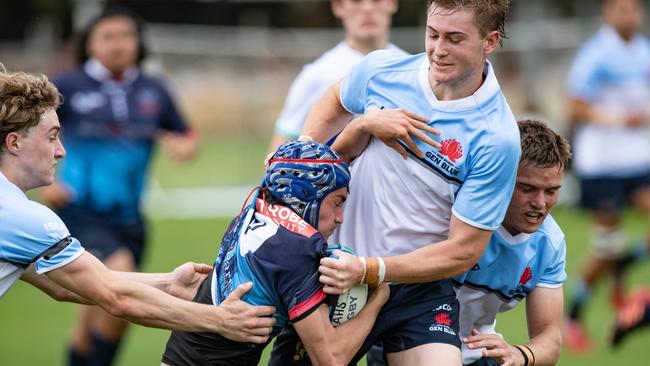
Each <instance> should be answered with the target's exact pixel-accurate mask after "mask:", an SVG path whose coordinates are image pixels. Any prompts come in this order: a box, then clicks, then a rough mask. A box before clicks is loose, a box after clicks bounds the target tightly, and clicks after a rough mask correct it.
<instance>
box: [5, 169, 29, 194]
mask: <svg viewBox="0 0 650 366" xmlns="http://www.w3.org/2000/svg"><path fill="white" fill-rule="evenodd" d="M0 185H6V186H7V187H9V189H11V190H13V191H15V192H16V193H17V194H20V196H21V197H25V198H27V195H26V194H25V192H23V191H22V189H20V188H18V186H17V185H15V184H14V183H13V182H12V181H10V180H9V179H8V178H7V177H5V175H4V174H2V172H0Z"/></svg>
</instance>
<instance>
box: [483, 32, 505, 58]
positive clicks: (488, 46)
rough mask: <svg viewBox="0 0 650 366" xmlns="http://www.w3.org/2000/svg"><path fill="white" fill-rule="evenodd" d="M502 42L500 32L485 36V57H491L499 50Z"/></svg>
mask: <svg viewBox="0 0 650 366" xmlns="http://www.w3.org/2000/svg"><path fill="white" fill-rule="evenodd" d="M500 40H501V35H500V34H499V32H498V31H492V32H490V33H488V34H487V36H485V39H484V46H483V52H484V53H485V55H489V54H491V53H492V52H494V50H495V49H496V48H497V46H498V45H499V41H500Z"/></svg>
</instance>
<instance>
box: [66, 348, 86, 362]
mask: <svg viewBox="0 0 650 366" xmlns="http://www.w3.org/2000/svg"><path fill="white" fill-rule="evenodd" d="M87 365H88V355H87V354H82V353H79V352H78V351H77V350H75V349H74V347H72V346H70V347H68V366H87Z"/></svg>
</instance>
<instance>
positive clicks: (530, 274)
mask: <svg viewBox="0 0 650 366" xmlns="http://www.w3.org/2000/svg"><path fill="white" fill-rule="evenodd" d="M519 133H520V134H521V151H522V157H521V162H520V163H519V170H518V171H517V183H516V184H515V190H514V192H513V194H512V200H511V201H510V206H508V211H507V213H506V217H505V219H504V221H503V224H502V225H501V226H500V227H499V228H498V229H497V230H496V231H495V232H494V234H492V238H491V239H490V242H489V243H488V246H487V248H486V249H485V252H484V253H483V255H482V256H481V259H480V260H479V261H478V262H477V263H476V265H474V267H472V269H471V270H470V271H469V272H467V273H466V274H464V275H462V276H459V277H457V278H456V279H455V280H456V285H457V287H458V290H457V296H458V301H459V302H460V336H461V338H462V339H463V342H464V344H463V347H462V355H463V364H465V365H470V364H471V365H474V366H487V365H501V364H504V363H505V364H509V365H533V364H535V365H538V366H541V365H555V364H556V363H557V361H558V357H559V355H560V346H561V344H562V328H561V324H562V311H563V309H562V306H563V295H562V284H563V283H564V280H565V279H566V272H565V271H564V267H565V263H566V246H565V241H564V234H563V233H562V230H561V229H560V227H559V226H558V224H557V223H556V222H555V220H553V218H552V217H551V216H550V211H551V209H552V208H553V206H554V205H555V203H556V202H557V199H558V196H559V193H560V187H561V185H562V176H563V174H564V169H565V167H566V166H567V164H568V163H569V159H570V157H571V153H570V148H569V143H568V142H567V141H566V140H565V139H564V138H562V137H561V136H560V135H558V134H556V133H555V132H553V131H552V130H551V129H550V128H548V127H547V126H546V125H544V124H543V123H541V122H538V121H521V122H519ZM524 298H525V299H526V319H527V321H528V322H527V323H528V334H529V335H530V340H529V341H528V342H526V343H525V344H524V345H519V346H512V345H510V344H508V342H506V340H505V339H504V338H503V337H502V336H501V335H500V334H497V333H496V331H495V325H496V316H497V314H498V313H501V312H504V311H508V310H510V309H512V308H514V307H515V306H516V305H517V304H519V302H520V301H521V300H523V299H524ZM524 355H525V356H524Z"/></svg>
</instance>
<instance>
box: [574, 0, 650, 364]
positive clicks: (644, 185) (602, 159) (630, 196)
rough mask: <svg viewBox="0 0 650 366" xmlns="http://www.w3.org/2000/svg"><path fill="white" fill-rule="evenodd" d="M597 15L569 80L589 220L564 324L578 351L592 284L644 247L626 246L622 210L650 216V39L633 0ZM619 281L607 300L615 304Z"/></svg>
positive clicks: (611, 0) (586, 345)
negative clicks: (587, 242) (586, 250)
mask: <svg viewBox="0 0 650 366" xmlns="http://www.w3.org/2000/svg"><path fill="white" fill-rule="evenodd" d="M602 14H603V19H604V21H605V24H604V25H603V26H602V27H601V29H600V30H599V31H598V33H596V34H595V35H594V36H593V37H592V38H591V39H590V40H588V41H587V42H586V43H585V44H584V45H583V46H582V47H581V48H580V50H579V51H578V54H577V56H576V58H575V60H574V63H573V66H572V68H571V70H570V72H569V75H568V79H567V88H568V91H569V94H570V98H571V100H570V104H569V114H570V118H571V120H572V122H573V123H574V127H575V130H574V136H573V147H574V164H575V165H574V166H575V170H576V173H577V175H578V176H579V178H580V181H581V191H582V193H581V198H580V201H581V205H582V206H583V207H585V208H586V209H587V210H588V211H589V213H590V215H591V221H592V233H591V238H592V239H591V241H592V242H591V245H592V251H591V254H590V256H589V257H588V258H587V261H586V263H584V267H583V270H582V274H581V277H580V279H579V280H578V283H577V284H576V286H575V288H574V289H573V293H572V294H571V296H570V302H569V314H568V316H569V319H568V320H567V321H566V329H565V330H566V335H565V339H566V344H567V346H568V347H569V348H570V349H571V350H573V351H576V352H579V353H582V352H586V351H588V350H589V349H590V341H589V339H588V338H587V335H586V333H585V330H584V329H583V328H582V323H581V317H582V314H583V311H584V307H585V305H586V303H587V302H588V300H589V295H590V292H591V289H592V288H593V286H594V285H595V284H596V283H597V282H598V280H599V279H600V278H601V277H602V276H603V275H605V274H609V273H612V272H611V271H612V270H614V269H617V268H616V267H618V270H621V269H622V268H621V267H623V265H625V264H629V263H631V262H633V261H634V260H635V259H638V258H640V257H643V256H645V253H646V252H647V244H646V239H643V240H640V243H639V244H638V245H636V246H635V248H633V249H632V251H631V252H630V253H628V254H627V255H626V254H625V253H624V252H625V240H626V238H625V231H624V229H623V227H622V223H621V214H622V211H623V209H624V208H626V207H628V206H632V207H634V208H637V209H639V210H640V211H641V212H642V213H643V214H644V215H646V216H648V217H650V136H649V135H648V129H647V125H648V122H650V113H649V107H650V103H649V102H650V41H649V40H648V39H647V38H645V37H644V36H642V35H640V34H639V33H637V32H638V30H639V28H640V26H641V23H642V19H643V9H642V6H641V3H640V2H639V1H638V0H605V1H603V3H602ZM617 282H619V283H618V284H616V285H615V290H614V292H613V299H614V302H615V303H617V302H619V303H620V299H622V284H620V281H617ZM617 299H618V300H617Z"/></svg>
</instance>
